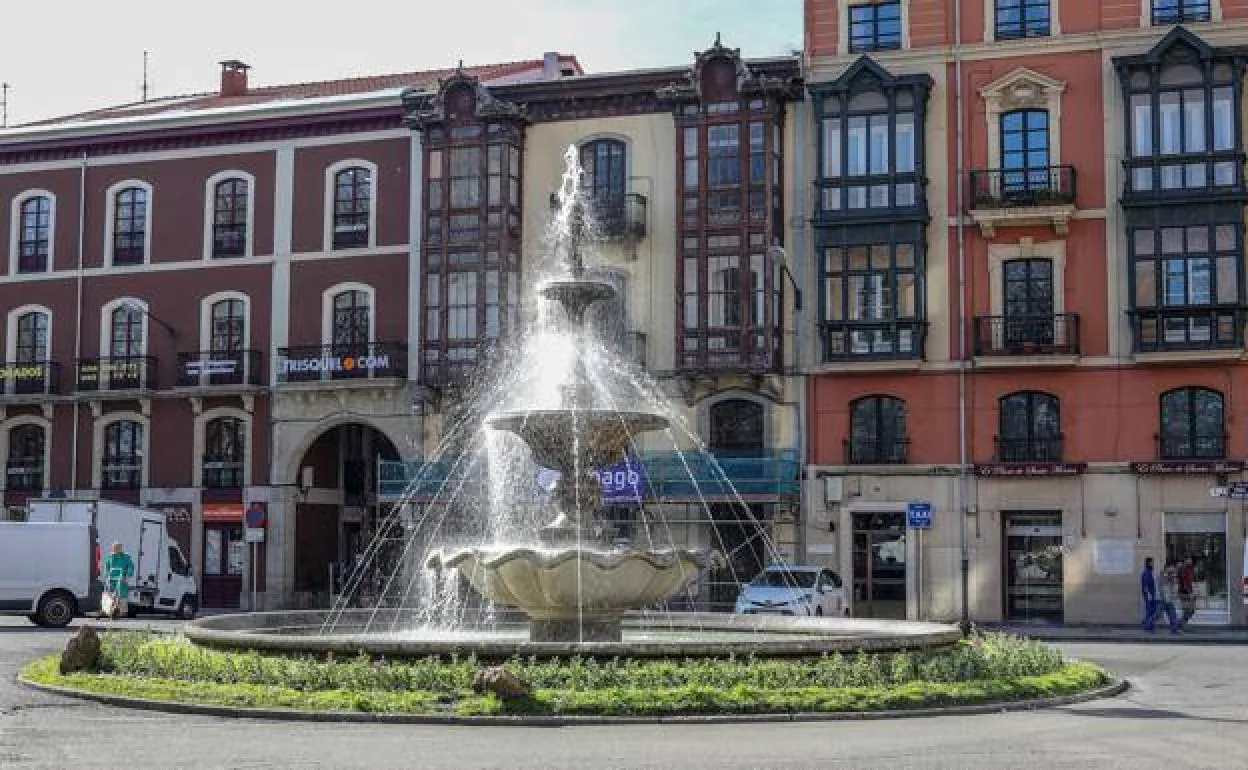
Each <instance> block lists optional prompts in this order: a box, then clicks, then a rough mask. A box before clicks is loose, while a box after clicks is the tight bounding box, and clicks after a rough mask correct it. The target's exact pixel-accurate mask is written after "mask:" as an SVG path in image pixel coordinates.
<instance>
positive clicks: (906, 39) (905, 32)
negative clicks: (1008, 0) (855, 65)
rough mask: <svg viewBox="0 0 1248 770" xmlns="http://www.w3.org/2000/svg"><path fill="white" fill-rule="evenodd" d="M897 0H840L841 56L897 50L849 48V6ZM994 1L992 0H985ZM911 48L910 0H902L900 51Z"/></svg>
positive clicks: (838, 46) (838, 37)
mask: <svg viewBox="0 0 1248 770" xmlns="http://www.w3.org/2000/svg"><path fill="white" fill-rule="evenodd" d="M886 2H896V0H840V2H839V3H838V4H837V8H836V15H837V18H836V50H837V52H838V53H839V54H840V55H841V56H851V55H853V56H864V55H865V56H871V57H875V56H887V55H889V54H891V53H896V51H864V52H861V53H855V54H851V53H850V50H849V7H850V6H851V5H878V4H880V3H886ZM985 2H992V0H985ZM909 49H910V0H901V48H899V49H897V50H899V51H906V50H909Z"/></svg>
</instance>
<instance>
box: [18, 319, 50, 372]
mask: <svg viewBox="0 0 1248 770" xmlns="http://www.w3.org/2000/svg"><path fill="white" fill-rule="evenodd" d="M15 352H16V357H15V362H16V363H19V364H33V363H43V362H46V361H47V360H48V359H49V351H48V314H47V313H44V312H41V311H38V310H32V311H30V312H28V313H23V314H22V315H20V316H18V318H17V350H16V351H15Z"/></svg>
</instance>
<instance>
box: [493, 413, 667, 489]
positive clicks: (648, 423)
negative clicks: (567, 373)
mask: <svg viewBox="0 0 1248 770" xmlns="http://www.w3.org/2000/svg"><path fill="white" fill-rule="evenodd" d="M486 423H487V424H488V425H489V426H490V427H491V428H494V429H496V430H505V431H509V432H511V433H514V434H516V435H517V436H519V437H520V438H521V440H523V441H524V443H526V444H528V445H529V448H530V449H532V450H533V459H534V461H535V462H537V464H538V465H541V466H542V467H544V468H550V469H552V470H557V471H562V472H564V473H567V472H570V471H573V470H575V469H576V467H577V465H578V458H579V465H580V467H581V468H583V469H585V470H588V469H589V468H605V467H606V466H608V465H613V464H615V463H617V462H620V461H622V460H624V458H625V455H626V454H627V452H628V447H629V444H630V442H632V440H633V438H634V437H635V436H637V435H638V434H640V433H645V432H647V431H654V430H663V429H665V428H667V426H668V425H669V422H668V419H667V418H666V417H664V416H662V415H658V414H651V413H649V412H617V411H615V410H613V409H575V410H573V409H535V410H529V411H522V412H504V413H502V414H496V415H492V416H490V417H487V418H486Z"/></svg>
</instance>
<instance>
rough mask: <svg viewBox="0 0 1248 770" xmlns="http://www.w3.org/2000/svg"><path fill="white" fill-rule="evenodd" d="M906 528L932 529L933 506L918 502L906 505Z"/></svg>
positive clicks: (924, 501) (923, 501) (922, 501)
mask: <svg viewBox="0 0 1248 770" xmlns="http://www.w3.org/2000/svg"><path fill="white" fill-rule="evenodd" d="M906 526H908V527H909V528H910V529H931V528H932V504H931V503H929V502H927V501H926V500H916V501H914V502H912V503H907V504H906Z"/></svg>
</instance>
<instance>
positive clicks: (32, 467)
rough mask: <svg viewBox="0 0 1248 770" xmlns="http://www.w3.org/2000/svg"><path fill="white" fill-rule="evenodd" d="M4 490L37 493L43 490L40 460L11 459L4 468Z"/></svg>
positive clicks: (41, 461) (41, 462)
mask: <svg viewBox="0 0 1248 770" xmlns="http://www.w3.org/2000/svg"><path fill="white" fill-rule="evenodd" d="M5 477H6V479H5V481H6V483H5V489H8V490H13V491H15V492H39V491H41V490H42V489H43V460H42V459H20V458H19V459H13V460H9V461H8V463H7V464H6V466H5Z"/></svg>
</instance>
